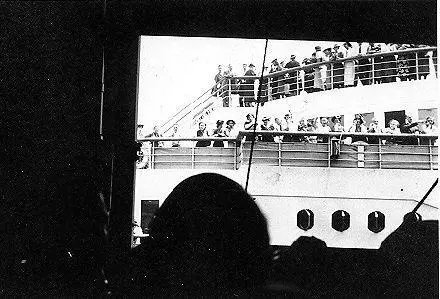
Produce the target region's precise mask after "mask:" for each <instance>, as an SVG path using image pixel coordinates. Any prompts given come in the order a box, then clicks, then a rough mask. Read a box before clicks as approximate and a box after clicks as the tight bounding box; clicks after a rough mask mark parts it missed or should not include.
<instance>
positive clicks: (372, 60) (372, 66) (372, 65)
mask: <svg viewBox="0 0 440 299" xmlns="http://www.w3.org/2000/svg"><path fill="white" fill-rule="evenodd" d="M371 74H372V76H371V78H372V79H373V82H371V85H373V84H375V80H374V57H372V58H371Z"/></svg>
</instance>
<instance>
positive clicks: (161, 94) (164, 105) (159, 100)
mask: <svg viewBox="0 0 440 299" xmlns="http://www.w3.org/2000/svg"><path fill="white" fill-rule="evenodd" d="M264 43H265V41H264V40H256V39H232V38H204V37H170V36H142V37H141V45H140V67H139V94H138V123H139V124H144V126H145V127H144V132H149V131H151V130H152V127H153V125H154V124H159V125H160V124H162V123H163V122H165V121H166V120H167V119H168V118H170V117H171V116H172V115H173V114H174V113H175V112H177V111H178V110H179V107H180V108H183V107H184V106H185V105H186V104H187V103H189V102H191V101H193V100H194V99H196V98H197V97H199V96H200V95H201V94H202V93H203V92H205V91H206V90H208V89H209V88H210V87H211V86H212V85H213V84H214V76H215V75H216V73H217V66H218V65H219V64H223V65H228V64H231V65H232V68H233V73H235V74H236V75H243V74H242V65H243V63H246V64H250V63H253V64H254V65H255V66H256V68H255V70H256V72H257V73H259V72H260V71H261V66H262V63H263V55H264ZM337 43H338V44H339V45H341V46H342V42H337ZM334 44H335V42H329V41H327V42H325V41H284V40H269V43H268V49H267V57H266V63H265V64H266V66H270V62H271V61H272V60H273V59H275V58H277V59H278V61H279V62H281V61H285V62H286V63H287V62H288V61H289V60H290V55H291V54H295V55H296V60H297V61H298V62H300V63H301V61H302V60H303V59H304V58H305V57H311V55H312V53H313V52H314V51H315V46H317V45H319V46H321V48H322V49H325V48H327V47H333V45H334ZM352 44H353V46H354V48H357V47H356V43H352Z"/></svg>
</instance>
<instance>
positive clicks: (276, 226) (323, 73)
mask: <svg viewBox="0 0 440 299" xmlns="http://www.w3.org/2000/svg"><path fill="white" fill-rule="evenodd" d="M402 60H404V61H405V64H403V66H404V67H405V72H402V64H401V62H402ZM349 67H351V71H352V78H351V79H350V77H348V79H347V76H346V73H347V72H348V71H350V69H348V68H349ZM344 71H345V76H344ZM437 78H438V75H437V48H435V47H423V48H410V49H406V50H399V51H394V52H387V53H375V54H368V55H363V56H355V57H348V58H338V59H337V60H334V61H325V62H315V63H311V64H308V65H303V66H298V67H294V68H290V69H285V70H282V71H277V72H273V73H270V74H265V73H263V75H262V76H242V77H237V76H225V77H224V78H222V79H221V80H220V81H219V82H216V84H215V85H214V86H207V89H206V92H205V93H203V94H202V95H201V96H199V97H198V98H197V99H196V100H194V101H192V102H190V103H188V104H187V105H186V106H185V107H184V108H183V109H181V110H180V111H178V112H177V113H175V114H174V115H172V117H170V118H169V119H168V120H167V121H165V122H164V123H163V124H162V125H161V127H160V128H158V129H159V130H158V131H159V132H160V133H157V136H156V137H154V136H152V137H148V138H145V137H143V136H138V139H137V140H138V142H141V143H142V148H141V151H140V152H139V154H140V158H139V161H138V168H137V170H136V178H135V181H136V184H135V204H134V211H133V219H134V221H135V222H137V223H138V224H139V225H140V227H141V230H142V232H141V231H140V230H139V229H138V230H137V231H135V233H134V239H135V240H134V242H135V243H136V242H139V240H140V238H141V237H143V236H146V235H148V223H149V222H150V220H151V219H152V217H153V215H154V211H155V210H156V209H157V208H158V207H159V206H160V205H161V204H162V202H163V201H164V199H165V198H166V197H167V195H168V194H169V193H170V192H171V190H172V189H173V188H174V187H175V186H176V185H177V184H178V183H179V182H180V181H182V180H183V179H185V178H186V177H189V176H191V175H194V174H197V173H202V172H216V173H220V174H223V175H225V176H227V177H229V178H231V179H233V180H235V181H237V182H239V183H240V184H242V185H243V187H244V186H246V187H247V191H248V192H249V193H250V194H251V195H252V196H253V197H254V198H255V200H256V202H257V204H258V206H259V207H260V208H261V210H262V211H263V213H264V215H265V216H266V217H267V220H268V227H269V233H270V238H271V244H272V245H281V246H288V245H290V244H292V242H293V241H295V240H296V239H298V237H300V236H315V237H316V238H319V239H321V240H323V241H325V242H326V244H327V246H329V247H336V248H363V249H377V248H379V247H380V245H381V243H382V241H383V240H384V239H385V238H386V237H387V236H388V235H389V234H390V233H392V232H393V231H394V230H395V229H396V228H397V227H398V226H399V225H400V224H401V223H402V219H403V217H404V215H405V214H406V213H408V212H410V211H412V210H413V208H414V207H415V206H416V205H417V203H418V202H419V201H420V200H421V199H422V197H423V196H424V195H425V194H426V192H427V191H428V190H429V189H430V187H431V186H432V184H433V183H434V181H435V180H436V178H437V171H436V170H437V169H438V146H437V138H438V136H437V132H436V130H435V124H434V125H433V124H432V123H435V122H436V120H437V108H436V107H437V99H438V79H437ZM318 79H319V80H320V81H319V82H318V85H317V81H318ZM347 80H348V81H347ZM260 81H261V84H260ZM257 103H258V105H259V107H258V109H259V110H258V115H257V119H256V120H255V122H256V123H257V127H256V131H253V130H252V129H251V130H245V124H246V119H247V116H248V115H249V114H252V115H254V116H255V114H256V112H257V111H256V106H257ZM285 115H290V116H291V117H292V119H291V120H289V121H290V124H291V125H290V128H288V129H286V124H287V120H283V118H284V116H285ZM406 116H411V117H412V123H410V125H411V124H413V125H411V128H415V129H414V130H410V131H409V132H406V133H399V134H392V133H393V132H392V130H391V131H390V128H388V126H389V123H391V122H392V120H395V121H397V122H398V123H399V125H400V129H401V130H402V131H404V130H403V127H404V125H405V124H406V125H407V124H408V118H407V117H406ZM263 117H264V118H271V120H275V118H278V120H277V123H279V126H277V123H275V122H274V123H273V124H274V127H273V128H272V129H273V130H261V128H262V127H261V124H262V121H261V120H262V119H263ZM323 118H325V119H326V120H327V122H328V125H324V126H328V127H329V128H330V129H328V130H327V131H326V130H322V125H321V124H320V121H319V120H320V119H323ZM356 119H358V120H360V122H361V125H362V126H365V129H360V130H356V129H353V126H354V127H355V126H356V124H355V123H356ZM217 120H223V121H224V122H226V121H227V120H234V122H235V130H236V131H235V134H230V136H223V137H217V136H212V135H211V136H204V137H197V136H196V131H197V130H198V129H199V123H200V122H203V123H205V124H206V126H207V127H209V128H214V127H215V124H216V122H217ZM279 120H282V121H281V122H279ZM353 120H354V122H353ZM410 121H411V120H410ZM247 122H248V124H249V120H247ZM251 122H253V120H251ZM374 123H378V124H379V125H378V129H376V130H369V129H370V128H371V127H373V126H374ZM298 124H303V125H302V127H301V126H300V125H298ZM176 125H177V126H178V130H179V132H180V134H179V137H175V135H174V137H172V136H173V134H172V131H173V128H174V127H176ZM287 127H288V126H287ZM337 127H338V128H337ZM390 133H391V134H390ZM265 137H268V138H265ZM268 139H269V140H268ZM199 141H207V143H205V145H206V144H208V146H198V145H200V143H197V142H199ZM215 141H217V144H218V141H220V143H222V144H221V145H220V146H212V145H211V144H213V143H214V142H215ZM252 143H254V144H252ZM250 156H252V159H251V160H250ZM249 163H251V167H249ZM248 171H249V176H248ZM437 198H438V191H437V188H434V189H433V191H432V192H431V193H430V194H429V195H428V196H427V198H426V200H425V201H424V202H423V204H422V205H421V206H420V208H419V209H418V211H417V212H418V213H419V214H420V216H421V217H422V219H424V220H430V219H433V220H437V214H438V200H437Z"/></svg>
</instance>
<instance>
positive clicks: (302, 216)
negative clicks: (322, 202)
mask: <svg viewBox="0 0 440 299" xmlns="http://www.w3.org/2000/svg"><path fill="white" fill-rule="evenodd" d="M314 218H315V217H314V215H313V212H312V211H311V210H309V209H305V210H301V211H299V212H298V214H297V215H296V225H297V226H298V227H299V228H300V229H302V230H305V231H307V230H309V229H311V228H312V227H313V224H314Z"/></svg>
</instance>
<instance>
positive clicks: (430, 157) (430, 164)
mask: <svg viewBox="0 0 440 299" xmlns="http://www.w3.org/2000/svg"><path fill="white" fill-rule="evenodd" d="M431 146H432V143H431V138H429V169H431V170H432V169H433V167H432V163H433V161H432V148H431Z"/></svg>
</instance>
